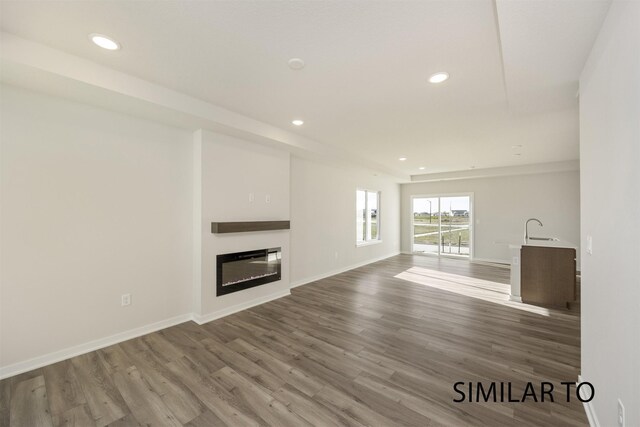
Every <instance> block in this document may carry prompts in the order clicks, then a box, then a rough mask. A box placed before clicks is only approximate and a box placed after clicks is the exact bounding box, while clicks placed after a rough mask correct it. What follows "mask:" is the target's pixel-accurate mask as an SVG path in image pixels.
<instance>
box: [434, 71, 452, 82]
mask: <svg viewBox="0 0 640 427" xmlns="http://www.w3.org/2000/svg"><path fill="white" fill-rule="evenodd" d="M448 78H449V73H445V72H444V71H442V72H439V73H435V74H433V75H432V76H431V77H429V82H430V83H442V82H443V81H445V80H447V79H448Z"/></svg>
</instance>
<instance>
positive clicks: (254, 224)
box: [211, 221, 291, 234]
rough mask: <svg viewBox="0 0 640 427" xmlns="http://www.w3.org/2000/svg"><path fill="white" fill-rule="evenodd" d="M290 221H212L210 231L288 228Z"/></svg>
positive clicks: (225, 231) (229, 231)
mask: <svg viewBox="0 0 640 427" xmlns="http://www.w3.org/2000/svg"><path fill="white" fill-rule="evenodd" d="M289 228H291V227H290V221H244V222H212V223H211V232H212V233H214V234H223V233H245V232H248V231H271V230H289Z"/></svg>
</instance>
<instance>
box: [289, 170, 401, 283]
mask: <svg viewBox="0 0 640 427" xmlns="http://www.w3.org/2000/svg"><path fill="white" fill-rule="evenodd" d="M357 188H365V189H370V190H380V191H381V196H380V200H381V206H380V224H381V225H380V236H381V238H382V242H381V243H376V244H373V245H368V246H361V247H356V189H357ZM399 213H400V188H399V184H397V183H396V182H395V180H394V179H390V178H387V177H384V176H374V174H373V173H371V172H368V171H366V170H362V169H358V168H349V169H346V168H343V167H339V166H331V165H328V164H324V163H319V162H315V161H310V160H307V159H302V158H299V157H292V158H291V282H292V285H294V286H295V285H297V284H300V283H305V282H308V281H309V280H311V279H313V278H316V277H319V276H323V275H325V274H326V273H329V272H335V271H340V270H343V269H345V268H347V267H350V266H354V265H358V264H361V263H365V262H367V261H370V260H372V259H377V258H381V257H385V256H391V255H393V254H396V253H398V252H399V250H400V240H399V238H400V236H399V232H400V216H399ZM336 254H337V256H336Z"/></svg>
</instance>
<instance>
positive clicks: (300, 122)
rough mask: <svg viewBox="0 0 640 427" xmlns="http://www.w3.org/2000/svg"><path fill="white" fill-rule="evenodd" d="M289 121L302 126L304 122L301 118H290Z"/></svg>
mask: <svg viewBox="0 0 640 427" xmlns="http://www.w3.org/2000/svg"><path fill="white" fill-rule="evenodd" d="M291 123H293V124H294V125H296V126H302V125H303V124H304V122H303V121H302V120H298V119H296V120H292V121H291Z"/></svg>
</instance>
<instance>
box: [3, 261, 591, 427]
mask: <svg viewBox="0 0 640 427" xmlns="http://www.w3.org/2000/svg"><path fill="white" fill-rule="evenodd" d="M508 280H509V271H508V270H505V269H502V268H498V267H495V266H487V265H477V264H470V263H468V262H466V261H459V260H451V259H441V260H438V259H437V258H429V257H421V256H411V255H399V256H396V257H393V258H389V259H387V260H384V261H381V262H377V263H374V264H370V265H368V266H365V267H361V268H358V269H355V270H351V271H348V272H346V273H343V274H339V275H337V276H333V277H330V278H327V279H324V280H320V281H317V282H315V283H312V284H308V285H305V286H301V287H298V288H295V289H293V290H292V295H291V296H287V297H285V298H281V299H279V300H275V301H272V302H269V303H266V304H263V305H260V306H257V307H254V308H251V309H249V310H245V311H243V312H240V313H237V314H233V315H231V316H228V317H225V318H223V319H219V320H216V321H214V322H211V323H208V324H205V325H202V326H198V325H197V324H195V323H192V322H187V323H183V324H181V325H178V326H175V327H172V328H168V329H165V330H162V331H159V332H155V333H152V334H149V335H145V336H142V337H139V338H136V339H132V340H129V341H126V342H123V343H120V344H117V345H113V346H111V347H107V348H104V349H102V350H98V351H94V352H92V353H89V354H85V355H82V356H78V357H74V358H72V359H69V360H65V361H63V362H60V363H56V364H54V365H50V366H46V367H44V368H41V369H36V370H34V371H31V372H27V373H24V374H21V375H17V376H15V377H13V378H9V379H6V380H3V381H1V382H0V393H1V395H0V425H2V426H11V427H17V426H28V427H36V426H62V425H65V426H72V425H75V426H90V425H91V426H93V425H96V426H138V425H154V426H165V425H166V426H173V425H175V426H181V425H188V426H223V425H228V426H251V425H272V426H305V425H315V426H335V425H345V426H363V425H369V426H396V425H410V426H432V425H446V426H458V425H459V426H463V425H487V426H501V425H509V426H516V425H517V426H522V425H539V426H551V425H569V426H573V425H576V426H577V425H580V426H583V425H586V424H587V419H586V416H585V414H584V411H583V408H582V405H581V404H580V403H579V402H578V401H577V400H576V399H575V397H574V398H573V399H572V402H571V403H566V402H565V399H564V393H558V395H557V396H556V399H555V400H556V401H555V403H551V402H545V403H540V402H538V403H535V402H533V401H531V400H529V401H528V402H527V403H493V402H490V403H469V402H466V403H453V399H454V398H456V397H458V395H457V394H456V393H454V391H453V383H454V382H456V381H465V382H469V381H474V382H477V381H482V382H483V383H485V384H487V385H488V384H489V383H490V382H491V381H495V382H500V381H502V382H509V381H510V382H511V383H512V385H513V389H514V391H515V393H514V394H517V395H519V396H520V395H521V394H522V392H523V390H524V387H525V386H526V383H527V381H531V382H532V383H533V384H534V385H536V387H538V386H539V383H540V381H550V382H552V383H554V384H556V385H558V386H559V383H560V382H561V381H576V379H577V377H578V373H579V370H580V365H579V363H580V330H579V326H580V322H579V314H578V313H575V312H568V311H553V310H546V309H543V308H538V307H533V306H525V305H522V304H516V303H511V302H508V298H507V294H508V286H507V285H505V284H506V283H508ZM558 391H559V390H558Z"/></svg>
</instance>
